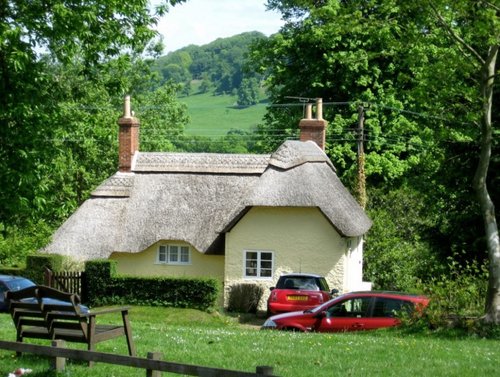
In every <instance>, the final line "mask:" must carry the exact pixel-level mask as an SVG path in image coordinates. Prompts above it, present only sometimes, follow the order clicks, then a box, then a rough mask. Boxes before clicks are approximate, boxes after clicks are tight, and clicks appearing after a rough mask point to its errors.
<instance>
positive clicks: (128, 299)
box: [84, 260, 220, 310]
mask: <svg viewBox="0 0 500 377" xmlns="http://www.w3.org/2000/svg"><path fill="white" fill-rule="evenodd" d="M85 281H86V292H87V297H85V298H84V301H85V302H88V303H89V304H90V305H94V306H100V305H113V304H127V305H150V306H168V307H176V308H193V309H199V310H210V309H213V308H215V306H216V302H217V299H218V296H219V292H220V284H219V283H218V282H217V280H216V279H181V278H165V277H148V278H145V277H123V276H117V274H116V261H113V260H93V261H87V262H86V263H85Z"/></svg>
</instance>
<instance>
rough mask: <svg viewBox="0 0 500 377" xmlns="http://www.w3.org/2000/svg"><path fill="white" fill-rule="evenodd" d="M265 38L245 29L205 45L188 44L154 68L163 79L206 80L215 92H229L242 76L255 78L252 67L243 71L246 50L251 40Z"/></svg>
mask: <svg viewBox="0 0 500 377" xmlns="http://www.w3.org/2000/svg"><path fill="white" fill-rule="evenodd" d="M264 38H266V37H265V36H264V35H263V34H262V33H259V32H248V33H242V34H238V35H234V36H232V37H229V38H220V39H217V40H216V41H213V42H211V43H209V44H207V45H204V46H195V45H190V46H187V47H184V48H182V49H180V50H177V51H173V52H170V53H169V54H167V55H166V56H162V57H160V58H159V59H157V61H156V62H155V66H154V69H155V70H156V71H160V72H161V73H162V77H163V79H164V80H165V81H168V80H173V81H174V82H177V83H182V82H184V81H186V80H187V79H190V78H192V79H195V80H206V81H207V84H208V82H210V86H212V87H214V88H215V93H216V94H232V93H234V92H236V90H237V89H238V88H239V87H240V85H241V83H242V80H243V79H244V77H246V78H248V79H252V78H255V77H257V74H256V73H255V71H254V70H246V64H247V62H246V53H247V51H248V48H249V46H250V45H251V44H252V43H253V42H254V41H256V40H259V39H264ZM201 89H202V92H206V90H207V89H208V86H207V85H206V84H204V86H203V88H201Z"/></svg>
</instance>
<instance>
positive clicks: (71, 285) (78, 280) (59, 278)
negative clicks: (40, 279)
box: [44, 268, 84, 297]
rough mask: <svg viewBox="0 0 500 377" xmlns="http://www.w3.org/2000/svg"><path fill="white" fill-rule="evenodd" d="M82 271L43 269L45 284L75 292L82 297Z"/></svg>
mask: <svg viewBox="0 0 500 377" xmlns="http://www.w3.org/2000/svg"><path fill="white" fill-rule="evenodd" d="M83 279H84V272H83V271H60V272H54V271H52V270H50V269H48V268H46V269H45V275H44V283H45V285H47V286H49V287H52V288H55V289H59V290H60V291H64V292H68V293H75V294H77V295H79V296H80V297H82V294H84V292H82V287H83Z"/></svg>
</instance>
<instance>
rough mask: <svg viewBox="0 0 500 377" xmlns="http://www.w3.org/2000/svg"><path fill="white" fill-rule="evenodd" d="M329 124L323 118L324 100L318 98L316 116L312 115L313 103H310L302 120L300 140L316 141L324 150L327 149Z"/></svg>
mask: <svg viewBox="0 0 500 377" xmlns="http://www.w3.org/2000/svg"><path fill="white" fill-rule="evenodd" d="M327 125H328V122H327V121H326V120H324V119H323V100H322V99H321V98H316V118H313V117H312V103H308V104H307V105H306V114H305V118H304V119H301V120H300V123H299V128H300V141H308V140H311V141H314V142H315V143H316V144H318V146H319V147H320V148H321V149H322V150H325V137H326V126H327Z"/></svg>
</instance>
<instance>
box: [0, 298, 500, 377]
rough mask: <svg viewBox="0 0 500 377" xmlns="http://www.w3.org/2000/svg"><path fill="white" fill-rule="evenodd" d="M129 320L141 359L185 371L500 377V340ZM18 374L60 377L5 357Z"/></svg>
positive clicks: (29, 360) (27, 360)
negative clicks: (156, 356) (189, 367)
mask: <svg viewBox="0 0 500 377" xmlns="http://www.w3.org/2000/svg"><path fill="white" fill-rule="evenodd" d="M130 316H131V321H132V328H133V332H134V341H135V344H136V347H137V352H138V356H141V357H145V356H146V354H147V353H148V352H153V351H156V352H162V353H163V359H164V360H169V361H173V362H178V363H187V364H198V365H203V366H209V367H210V366H211V367H217V368H227V369H234V370H244V371H255V367H256V366H257V365H270V366H273V367H274V374H276V375H279V376H284V377H285V376H290V377H292V376H297V377H308V376H311V377H313V376H314V377H317V376H337V375H338V376H363V377H365V376H384V377H385V376H460V377H463V376H465V377H466V376H471V377H472V376H474V377H475V376H497V375H498V368H499V366H500V341H498V340H486V339H478V338H463V339H449V338H448V339H446V338H438V337H427V336H423V335H405V334H404V333H403V332H401V331H397V330H396V331H394V330H391V331H387V330H381V331H374V332H366V333H346V334H302V333H294V332H277V331H259V330H258V327H257V326H249V325H247V324H241V323H239V321H238V320H237V318H233V317H228V316H224V315H220V314H217V313H211V314H209V313H204V312H199V311H196V310H189V309H184V310H183V309H171V308H149V307H134V308H133V309H132V311H131V313H130ZM113 320H116V321H118V320H119V317H114V318H113ZM0 339H3V340H14V339H15V332H14V326H13V324H12V323H11V318H10V316H9V315H8V314H0ZM30 342H31V340H30ZM33 342H35V341H33ZM36 343H38V344H47V342H46V341H39V342H36ZM69 346H70V347H75V348H77V347H82V346H81V345H75V344H70V345H69ZM97 350H98V351H101V352H114V353H120V354H126V352H127V351H126V345H125V339H124V338H118V339H115V340H112V341H108V342H103V343H99V344H98V346H97ZM19 367H23V368H31V369H33V373H32V374H30V375H29V376H30V377H41V376H54V373H53V372H48V361H47V359H45V358H41V357H36V356H33V355H24V356H23V357H21V358H16V357H15V354H14V353H12V352H7V351H1V350H0V376H2V377H3V376H7V375H8V373H9V372H11V371H13V370H14V369H15V368H19ZM66 369H67V370H66V371H65V372H64V373H63V374H62V375H63V376H76V377H78V376H96V377H111V376H116V377H118V376H127V377H133V376H141V377H142V376H144V375H145V371H144V370H140V369H136V368H129V367H118V366H112V365H108V364H102V363H97V364H96V365H95V366H94V368H92V369H88V368H87V367H86V365H84V364H81V363H77V362H70V363H68V365H67V368H66ZM164 375H165V376H170V375H172V374H168V373H165V374H164Z"/></svg>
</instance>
